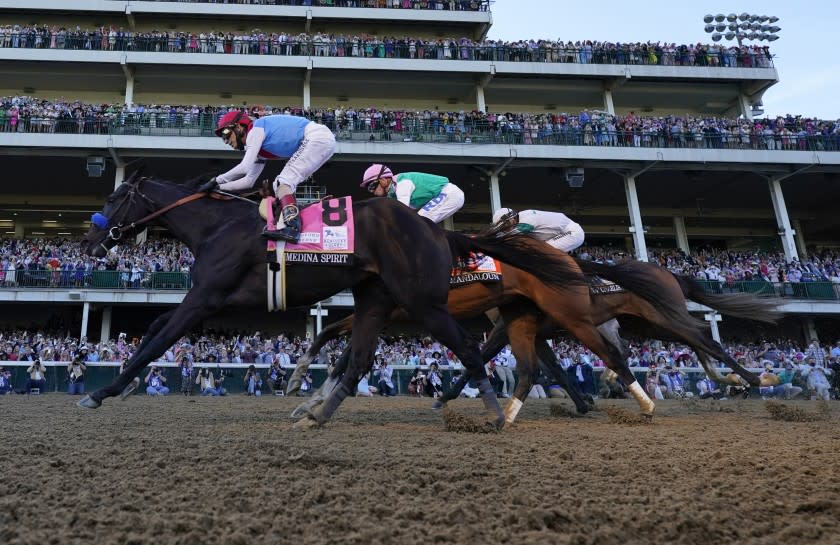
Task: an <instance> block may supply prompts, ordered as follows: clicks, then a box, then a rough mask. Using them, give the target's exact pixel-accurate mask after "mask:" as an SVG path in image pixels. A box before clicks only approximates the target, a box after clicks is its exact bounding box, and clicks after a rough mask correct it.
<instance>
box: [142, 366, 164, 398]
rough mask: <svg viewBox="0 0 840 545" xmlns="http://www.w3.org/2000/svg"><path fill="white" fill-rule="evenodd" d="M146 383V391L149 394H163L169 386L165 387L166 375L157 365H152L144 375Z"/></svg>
mask: <svg viewBox="0 0 840 545" xmlns="http://www.w3.org/2000/svg"><path fill="white" fill-rule="evenodd" d="M146 385H147V386H146V393H147V394H149V395H150V396H165V395H166V394H168V393H169V388H167V387H166V377H165V376H164V375H163V373H161V370H160V368H159V367H158V366H157V365H152V368H151V369H150V370H149V374H148V375H146Z"/></svg>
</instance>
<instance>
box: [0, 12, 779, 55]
mask: <svg viewBox="0 0 840 545" xmlns="http://www.w3.org/2000/svg"><path fill="white" fill-rule="evenodd" d="M440 4H441V5H443V4H444V3H443V2H441V3H440ZM0 47H11V48H30V49H71V50H92V51H146V52H168V53H207V54H239V55H242V54H249V55H268V54H272V55H305V56H309V55H314V56H324V57H327V56H330V57H376V58H405V59H436V60H481V61H499V62H542V63H546V62H550V63H579V64H643V65H662V66H712V67H726V68H729V67H746V68H754V67H755V68H767V67H771V66H772V55H771V54H770V51H769V48H768V47H767V46H762V45H757V44H750V45H744V46H734V45H732V46H723V45H719V44H714V43H712V44H701V43H698V44H681V45H677V44H676V43H670V44H669V43H663V42H650V41H648V42H635V43H619V42H608V41H593V40H584V41H580V40H579V41H575V42H573V41H571V40H570V41H563V40H559V39H558V40H551V39H534V38H530V39H522V40H512V41H506V40H492V39H483V40H479V41H476V40H472V39H470V38H467V37H464V36H448V37H434V38H429V37H424V36H411V37H409V36H400V37H396V36H381V37H380V36H369V35H366V34H361V35H358V34H357V35H342V34H327V33H315V34H313V35H310V34H306V33H299V34H286V33H285V32H265V31H263V30H260V29H253V30H251V31H242V30H237V31H236V32H235V33H234V32H230V31H227V32H225V31H220V30H217V29H202V30H197V31H196V30H182V31H170V30H158V29H151V30H131V29H126V28H125V27H115V26H113V25H109V26H100V27H98V28H84V29H83V28H81V27H79V26H76V27H65V26H59V25H53V26H47V25H26V24H23V25H22V24H7V25H5V26H3V27H0Z"/></svg>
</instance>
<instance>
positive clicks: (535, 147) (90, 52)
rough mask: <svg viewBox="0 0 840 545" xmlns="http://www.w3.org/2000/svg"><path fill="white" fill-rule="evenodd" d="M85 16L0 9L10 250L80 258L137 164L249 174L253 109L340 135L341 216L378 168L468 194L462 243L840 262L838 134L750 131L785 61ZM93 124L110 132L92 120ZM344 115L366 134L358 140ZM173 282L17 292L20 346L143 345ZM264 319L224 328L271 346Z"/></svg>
mask: <svg viewBox="0 0 840 545" xmlns="http://www.w3.org/2000/svg"><path fill="white" fill-rule="evenodd" d="M71 4H72V5H68V4H67V3H66V2H63V1H61V0H29V1H28V2H26V4H25V5H24V6H21V3H20V2H11V1H6V0H0V36H2V39H0V76H2V82H3V83H0V88H1V89H0V96H4V97H14V100H13V101H12V102H14V105H12V102H9V103H8V104H7V105H4V106H3V108H2V109H3V110H5V111H4V112H3V116H4V117H3V120H2V123H0V144H2V150H3V154H2V158H0V162H2V165H3V172H4V175H5V176H6V181H5V182H4V185H3V190H2V192H1V193H0V229H2V230H0V233H4V235H3V236H4V237H6V238H12V237H14V238H38V237H46V238H52V237H70V238H73V237H79V236H81V234H82V233H83V232H84V231H86V230H87V227H88V218H89V217H90V214H91V213H92V212H94V211H96V210H98V209H99V208H100V207H101V204H102V201H103V199H104V197H105V196H106V195H107V194H108V193H110V192H111V191H112V190H113V188H114V187H115V185H116V184H119V183H120V181H121V180H122V179H123V178H124V177H125V176H126V175H127V174H128V173H130V172H131V171H133V170H134V169H136V168H137V167H138V165H139V164H140V163H141V162H142V163H143V164H144V165H145V172H147V173H154V174H157V175H161V176H165V177H168V178H173V179H186V178H190V177H193V176H196V175H199V174H203V173H208V172H222V171H224V170H226V169H228V168H230V167H231V166H232V165H234V164H235V163H236V162H238V154H236V153H234V152H232V151H230V150H229V149H228V148H227V147H226V146H225V145H224V144H223V143H222V142H221V141H219V139H217V138H215V137H213V136H212V127H213V126H214V124H215V120H216V119H217V117H218V115H219V114H220V113H223V112H225V111H226V110H227V109H228V108H239V107H243V106H245V107H248V108H249V109H252V110H253V111H255V112H261V111H266V110H269V111H272V110H275V109H277V110H279V111H284V110H285V109H288V110H289V111H294V112H302V113H303V112H305V113H306V114H307V115H310V116H313V117H315V118H316V119H319V120H320V121H322V122H325V123H326V124H328V125H329V124H330V123H332V126H331V128H333V129H334V130H335V131H336V133H337V137H338V148H337V153H336V155H335V157H334V158H333V159H332V160H331V161H330V162H329V163H328V164H327V165H326V166H325V167H324V168H322V169H321V170H320V171H319V173H318V174H317V178H316V180H314V182H313V183H314V186H315V187H316V188H321V187H323V188H326V191H327V192H328V193H331V194H352V195H353V197H354V198H365V197H366V194H365V193H364V192H363V191H361V190H359V188H358V181H359V177H360V176H361V172H362V171H363V169H364V167H365V166H366V164H367V163H370V162H373V161H378V162H386V163H388V165H389V166H391V168H392V169H394V171H406V170H415V169H419V170H434V171H435V172H438V173H440V174H442V175H445V176H448V177H449V178H450V179H451V180H453V181H454V182H455V183H457V184H458V185H459V186H460V187H461V188H462V189H464V191H465V194H466V204H465V206H464V208H463V209H462V210H461V211H460V213H459V214H457V215H456V216H455V218H454V222H451V224H450V225H448V226H447V227H448V228H454V229H456V230H466V231H473V230H477V229H480V228H481V227H483V226H485V225H486V224H487V222H488V221H489V218H490V217H491V214H492V211H493V210H495V209H496V208H498V207H500V206H503V205H504V206H508V207H512V208H516V209H524V208H546V209H556V210H562V211H564V212H566V213H567V214H569V215H570V216H571V217H573V218H575V219H576V220H577V221H578V222H579V223H581V224H582V225H583V227H584V229H585V230H586V232H587V244H591V245H598V246H602V247H607V248H611V249H612V251H613V252H614V253H619V252H626V253H627V254H628V255H633V256H635V257H637V258H639V259H645V260H646V259H648V255H649V253H655V252H660V251H664V250H666V249H670V248H678V249H680V250H682V251H683V252H684V253H686V254H691V253H694V252H696V251H697V250H698V249H700V248H704V249H708V248H716V249H723V248H726V249H734V250H752V249H761V250H764V251H774V252H775V251H778V252H781V253H782V254H783V255H784V258H785V260H786V261H792V260H794V259H799V258H801V257H804V256H805V255H806V254H808V253H814V252H818V251H821V250H827V249H829V250H830V249H836V248H837V247H838V246H840V242H838V241H840V222H837V221H836V220H835V218H834V214H833V212H834V210H833V208H835V207H836V204H835V203H836V202H837V199H838V197H840V190H838V181H840V145H838V144H840V140H839V139H840V132H838V127H837V126H836V125H830V126H829V125H825V124H820V122H819V121H818V120H816V121H812V120H807V119H804V118H802V119H799V118H794V117H791V118H789V119H782V120H775V119H774V120H769V121H762V122H758V121H756V120H754V119H753V118H754V117H755V118H758V117H759V116H760V105H761V103H762V96H763V94H764V93H765V92H766V90H767V89H768V88H770V87H771V86H772V85H774V84H775V83H776V82H777V81H778V73H777V71H776V68H775V66H774V62H773V59H772V56H771V55H772V49H771V50H770V51H769V54H768V51H767V50H765V49H763V48H762V49H748V50H745V51H729V50H725V49H724V48H718V47H717V46H714V45H712V46H709V47H708V48H706V49H699V50H695V49H693V46H692V49H691V50H690V51H689V50H688V49H682V48H681V47H679V46H677V47H675V48H673V50H663V51H656V50H653V49H652V48H648V47H647V46H642V45H639V46H624V47H616V46H614V45H610V46H607V45H600V46H595V47H593V46H591V45H590V46H587V45H586V44H585V43H584V44H583V45H580V44H574V43H572V42H565V43H564V42H546V41H539V42H535V41H534V40H536V39H537V38H538V37H535V36H522V37H521V38H522V42H514V43H502V42H499V41H493V40H487V39H486V38H487V35H488V31H489V29H490V27H491V25H492V12H491V10H490V9H489V7H488V3H487V2H485V1H483V0H471V1H468V2H463V1H442V2H436V1H424V2H416V1H414V0H411V1H409V2H403V1H400V2H391V1H388V2H384V1H382V2H369V1H367V0H365V1H362V0H358V1H335V2H332V1H330V2H327V1H319V0H311V1H294V0H286V1H275V2H271V1H268V2H248V3H235V4H234V3H229V4H228V3H209V2H183V1H182V2H166V1H131V2H128V1H124V0H77V1H74V2H72V3H71ZM437 4H440V8H441V9H438V6H437ZM370 6H381V7H370ZM394 6H398V7H399V8H409V9H395V8H394ZM211 36H212V37H213V38H211ZM394 37H396V38H394ZM59 44H60V45H59ZM354 48H360V49H359V50H358V51H356V52H354ZM354 53H355V54H354ZM368 53H369V54H368ZM24 97H37V101H47V102H48V103H59V104H63V105H64V106H65V108H64V109H65V110H66V111H69V116H64V117H62V116H61V113H60V111H59V110H52V111H50V113H48V114H41V116H40V117H39V116H38V115H30V112H28V111H27V112H26V114H25V115H24V110H25V108H28V107H29V105H30V104H32V103H33V102H32V100H30V99H24ZM23 102H26V105H24V104H23ZM76 102H78V104H75V103H76ZM103 104H104V105H106V106H105V107H102V106H101V105H103ZM17 105H20V108H18V107H17ZM85 105H97V107H98V108H99V113H97V114H93V113H80V112H85V111H86V110H87V107H86V106H85ZM139 105H142V106H139ZM806 107H807V105H803V108H806ZM12 108H14V109H15V110H16V114H15V119H16V120H15V122H14V123H11V119H12V116H11V114H10V112H11V110H12ZM351 110H352V111H354V112H356V113H357V114H358V113H359V112H362V111H364V112H365V115H359V116H358V118H357V121H355V122H349V121H348V122H347V123H344V124H342V123H341V122H340V119H345V118H347V117H348V112H349V111H351ZM383 112H384V114H383ZM792 113H793V114H796V113H798V112H792ZM802 113H805V114H807V112H802ZM612 116H615V117H614V118H613V117H612ZM675 119H676V120H675ZM409 120H410V121H409ZM547 125H550V126H551V130H550V131H548V132H547V131H546V126H547ZM771 125H772V128H771ZM561 126H562V128H561V129H559V128H558V127H561ZM663 127H667V129H665V128H663ZM768 130H769V131H770V133H769V134H768V133H767V131H768ZM657 131H658V132H657ZM279 168H280V165H269V167H268V170H267V171H266V174H267V175H270V176H274V175H275V174H276V172H278V171H279ZM310 189H311V188H310ZM162 235H164V234H163V233H151V234H150V236H151V237H156V236H162ZM166 274H169V275H170V276H165V277H162V276H159V277H155V278H150V279H149V280H148V281H145V282H142V283H138V284H136V285H133V286H132V288H133V289H126V288H127V286H125V285H121V284H120V282H119V281H115V280H114V281H112V280H109V279H107V278H106V276H107V275H105V276H102V277H101V278H102V280H101V281H102V282H103V283H98V284H94V285H91V284H89V283H82V284H80V285H64V284H61V285H56V286H51V285H49V283H46V284H44V283H37V282H36V283H34V284H33V285H23V284H18V285H14V286H7V287H4V288H2V289H0V300H2V301H3V302H4V306H5V307H6V308H8V309H11V312H9V311H7V313H6V315H7V317H6V324H9V323H11V321H10V320H11V319H12V318H14V319H17V320H23V321H24V323H29V322H30V321H32V322H33V323H35V322H37V319H38V316H44V315H48V314H52V313H60V314H62V315H63V316H64V317H65V318H66V319H67V320H69V321H72V322H74V323H79V324H81V325H80V330H81V332H82V334H83V335H87V336H89V337H90V338H93V339H96V338H98V337H99V336H100V335H101V336H103V337H104V338H108V337H113V336H114V331H115V330H119V331H125V330H129V331H130V332H132V333H138V334H139V333H142V331H143V330H144V329H145V325H146V324H147V323H148V321H149V317H150V316H152V315H153V314H154V313H155V312H157V311H158V310H159V309H160V308H163V307H166V306H170V305H173V304H177V303H178V302H179V301H180V300H181V298H182V297H183V293H184V289H185V288H186V287H187V286H188V285H189V278H188V274H186V275H185V276H184V274H185V273H181V272H179V271H175V272H172V271H167V272H166ZM815 284H817V283H815ZM758 288H761V289H763V287H762V286H758ZM758 288H756V289H758ZM744 289H753V288H751V287H750V286H746V287H745V288H744ZM778 293H780V294H781V295H784V296H786V297H787V299H786V300H787V301H788V302H787V303H786V305H785V307H784V310H785V311H786V312H788V313H790V314H791V315H795V316H798V317H800V318H801V320H800V323H801V324H802V326H803V328H804V331H805V336H815V335H817V334H818V333H819V328H820V323H822V322H821V318H822V317H826V316H831V315H836V314H838V313H840V295H838V290H837V287H836V286H832V285H830V284H828V283H824V284H820V286H816V287H814V288H813V289H809V290H805V289H800V290H794V289H790V290H788V289H787V288H786V287H784V286H782V287H779V291H778ZM351 303H352V299H351V297H350V296H349V295H345V294H340V295H337V296H335V297H333V298H331V299H330V300H328V301H325V302H323V305H322V306H321V307H319V308H318V309H313V312H314V313H315V315H311V314H310V312H309V311H308V310H307V311H300V312H297V313H292V314H290V315H289V316H287V317H285V318H284V319H283V320H282V321H276V320H275V321H276V323H277V324H278V327H283V328H284V329H297V330H299V331H301V332H302V331H303V329H304V326H303V324H304V323H306V324H307V325H306V328H307V329H308V330H309V331H310V332H311V331H312V330H314V329H315V328H316V325H315V324H316V321H317V322H320V319H321V318H322V315H321V314H319V313H321V312H323V311H321V310H320V309H321V308H324V309H326V310H327V311H328V312H329V314H328V315H327V319H328V320H329V319H333V318H335V317H337V316H342V315H344V314H345V313H346V312H347V309H348V307H349V306H350V305H351ZM693 310H696V311H698V312H702V311H703V309H701V308H699V307H693ZM266 318H267V316H257V317H254V316H236V315H235V316H232V317H231V316H227V317H226V318H225V319H226V325H228V326H229V325H230V324H229V322H230V321H231V320H233V321H234V322H236V323H237V325H238V327H243V328H247V327H254V328H257V329H260V328H262V329H265V328H266V325H265V322H266ZM708 319H709V320H710V321H711V323H712V324H713V325H715V326H717V322H716V321H715V317H714V316H712V315H708ZM788 323H789V322H788ZM220 324H221V322H220V321H216V322H210V323H207V324H205V326H207V327H213V326H214V325H220ZM725 327H726V324H725V322H723V323H722V324H721V328H722V330H723V331H724V332H725ZM797 334H798V333H797Z"/></svg>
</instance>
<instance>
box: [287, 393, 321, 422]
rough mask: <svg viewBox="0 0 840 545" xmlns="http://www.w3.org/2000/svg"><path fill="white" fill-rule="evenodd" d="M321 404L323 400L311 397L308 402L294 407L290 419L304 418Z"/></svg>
mask: <svg viewBox="0 0 840 545" xmlns="http://www.w3.org/2000/svg"><path fill="white" fill-rule="evenodd" d="M323 402H324V400H323V399H321V398H314V397H313V398H312V399H310V400H309V401H306V402H304V403H301V404H300V405H298V406H297V407H295V410H293V411H292V414H291V416H292V418H303V417H304V416H309V414H310V413H311V412H312V409H314V408H315V407H317V406H318V405H320V404H321V403H323Z"/></svg>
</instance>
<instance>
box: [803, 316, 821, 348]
mask: <svg viewBox="0 0 840 545" xmlns="http://www.w3.org/2000/svg"><path fill="white" fill-rule="evenodd" d="M802 322H803V323H802V325H803V327H804V329H805V340H806V342H808V343H810V342H811V341H817V342H820V338H819V336H818V335H817V325H816V324H815V323H814V318H812V317H811V316H806V317H804V318H803V319H802Z"/></svg>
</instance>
